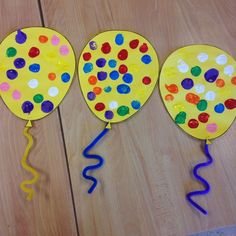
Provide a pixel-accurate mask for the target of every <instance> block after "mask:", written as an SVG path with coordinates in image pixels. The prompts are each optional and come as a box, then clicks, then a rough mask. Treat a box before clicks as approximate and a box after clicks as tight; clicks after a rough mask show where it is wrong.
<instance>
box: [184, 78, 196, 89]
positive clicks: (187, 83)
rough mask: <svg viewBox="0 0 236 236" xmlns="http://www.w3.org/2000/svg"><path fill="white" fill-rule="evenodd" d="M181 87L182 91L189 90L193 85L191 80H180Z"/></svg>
mask: <svg viewBox="0 0 236 236" xmlns="http://www.w3.org/2000/svg"><path fill="white" fill-rule="evenodd" d="M181 85H182V87H183V88H184V89H191V88H192V87H193V85H194V83H193V80H192V79H189V78H187V79H184V80H182V82H181Z"/></svg>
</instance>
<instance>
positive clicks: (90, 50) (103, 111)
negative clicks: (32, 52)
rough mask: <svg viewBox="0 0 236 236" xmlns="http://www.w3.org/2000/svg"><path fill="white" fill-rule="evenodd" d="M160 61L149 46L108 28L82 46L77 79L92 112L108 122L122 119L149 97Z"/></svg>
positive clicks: (124, 33) (143, 39) (128, 33)
mask: <svg viewBox="0 0 236 236" xmlns="http://www.w3.org/2000/svg"><path fill="white" fill-rule="evenodd" d="M158 72H159V64H158V58H157V54H156V52H155V50H154V48H153V47H152V45H151V44H150V43H149V42H148V41H147V40H146V39H145V38H144V37H142V36H140V35H138V34H136V33H133V32H128V31H107V32H103V33H101V34H98V35H97V36H95V37H94V38H93V39H92V40H90V41H89V43H88V44H87V45H86V46H85V48H84V50H83V52H82V54H81V57H80V59H79V82H80V86H81V89H82V92H83V95H84V98H85V100H86V103H87V104H88V106H89V108H90V109H91V111H92V112H93V113H94V114H95V115H96V116H97V117H98V118H99V119H101V120H103V121H105V122H109V123H116V122H120V121H124V120H126V119H127V118H129V117H130V116H132V115H133V114H135V113H136V112H137V111H138V110H139V109H140V108H141V107H142V106H143V105H144V103H145V102H146V101H147V99H148V98H149V97H150V95H151V93H152V91H153V89H154V87H155V84H156V82H157V77H158Z"/></svg>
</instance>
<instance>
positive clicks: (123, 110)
mask: <svg viewBox="0 0 236 236" xmlns="http://www.w3.org/2000/svg"><path fill="white" fill-rule="evenodd" d="M117 113H118V114H119V115H120V116H125V115H127V114H128V113H129V107H127V106H120V107H119V108H118V109H117Z"/></svg>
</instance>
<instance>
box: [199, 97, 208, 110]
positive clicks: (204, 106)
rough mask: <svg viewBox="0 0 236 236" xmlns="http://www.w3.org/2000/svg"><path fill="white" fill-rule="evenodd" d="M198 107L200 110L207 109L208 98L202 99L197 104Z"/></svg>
mask: <svg viewBox="0 0 236 236" xmlns="http://www.w3.org/2000/svg"><path fill="white" fill-rule="evenodd" d="M197 109H198V110H199V111H205V110H206V109H207V101H206V100H200V101H199V103H198V104H197Z"/></svg>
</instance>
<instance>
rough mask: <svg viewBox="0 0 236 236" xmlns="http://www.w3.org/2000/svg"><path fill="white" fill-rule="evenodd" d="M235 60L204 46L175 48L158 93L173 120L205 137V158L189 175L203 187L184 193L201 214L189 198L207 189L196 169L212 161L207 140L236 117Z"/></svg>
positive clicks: (203, 211)
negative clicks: (202, 188) (191, 174)
mask: <svg viewBox="0 0 236 236" xmlns="http://www.w3.org/2000/svg"><path fill="white" fill-rule="evenodd" d="M235 69H236V62H235V61H234V59H233V58H232V57H231V56H230V55H229V54H228V53H226V52H224V51H222V50H220V49H218V48H215V47H212V46H208V45H192V46H187V47H183V48H180V49H178V50H177V51H175V52H174V53H172V54H171V55H170V56H169V57H168V58H167V60H166V61H165V63H164V65H163V68H162V71H161V75H160V92H161V96H162V99H163V102H164V104H165V106H166V109H167V111H168V112H169V114H170V116H171V117H172V119H173V120H174V122H175V123H176V124H177V125H178V126H179V127H180V128H182V129H183V130H184V131H185V132H186V133H188V134H189V135H191V136H193V137H195V138H197V139H201V140H205V145H204V152H205V155H206V157H207V161H206V162H204V163H200V164H198V165H196V166H195V167H194V169H193V175H194V177H195V178H196V180H198V181H199V182H200V183H202V184H203V186H204V190H197V191H193V192H190V193H188V194H187V196H186V197H187V200H188V201H189V203H190V204H191V205H192V206H193V207H195V208H196V209H197V210H199V211H200V212H201V213H203V214H207V211H206V210H205V209H203V208H202V207H201V206H200V205H199V204H197V203H196V202H195V201H194V200H193V197H194V196H197V195H204V194H207V193H208V192H209V191H210V185H209V183H208V182H207V181H206V180H205V179H204V178H203V177H201V176H200V175H199V173H198V171H199V170H200V169H201V168H203V167H206V166H209V165H210V164H212V162H213V158H212V156H211V154H210V153H209V147H208V145H209V144H210V140H212V139H215V138H217V137H219V136H221V135H222V134H224V133H225V132H226V131H227V129H229V127H230V126H231V124H232V123H233V121H234V119H235V116H236V109H235V107H236V71H235Z"/></svg>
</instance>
